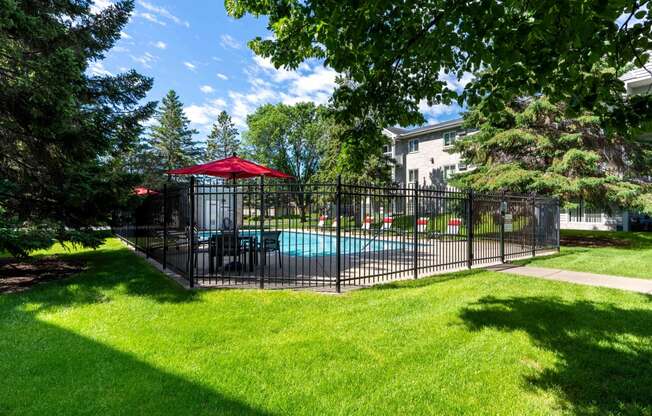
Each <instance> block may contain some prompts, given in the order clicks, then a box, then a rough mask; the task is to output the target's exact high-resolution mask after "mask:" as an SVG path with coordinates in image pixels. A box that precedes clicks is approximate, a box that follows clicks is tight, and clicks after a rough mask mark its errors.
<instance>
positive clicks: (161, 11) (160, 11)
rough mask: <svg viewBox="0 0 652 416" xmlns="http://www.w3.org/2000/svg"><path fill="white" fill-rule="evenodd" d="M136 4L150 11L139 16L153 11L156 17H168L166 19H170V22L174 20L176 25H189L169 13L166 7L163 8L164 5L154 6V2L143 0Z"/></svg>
mask: <svg viewBox="0 0 652 416" xmlns="http://www.w3.org/2000/svg"><path fill="white" fill-rule="evenodd" d="M138 4H139V5H140V6H141V7H143V8H144V9H146V10H147V11H149V12H151V13H140V16H142V17H144V16H143V15H144V14H148V15H150V16H152V13H153V14H154V15H156V16H158V17H162V18H165V19H168V20H170V21H172V22H174V23H176V24H178V25H181V26H185V27H190V23H189V22H187V21H185V20H181V19H179V18H178V17H177V16H175V15H173V14H172V13H170V11H169V10H168V9H166V8H164V7H159V6H156V5H155V4H153V3H149V2H147V1H144V0H139V1H138ZM148 20H149V19H148ZM157 20H158V19H157ZM163 24H164V23H163Z"/></svg>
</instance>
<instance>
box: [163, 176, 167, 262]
mask: <svg viewBox="0 0 652 416" xmlns="http://www.w3.org/2000/svg"><path fill="white" fill-rule="evenodd" d="M167 263H168V184H167V183H165V184H163V270H165V268H166V267H167Z"/></svg>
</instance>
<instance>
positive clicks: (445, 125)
mask: <svg viewBox="0 0 652 416" xmlns="http://www.w3.org/2000/svg"><path fill="white" fill-rule="evenodd" d="M463 121H464V119H462V118H457V119H455V120H448V121H444V122H442V123H435V124H429V125H427V126H421V127H417V128H414V129H402V128H398V127H386V128H385V130H388V131H389V132H391V133H392V134H394V135H395V136H396V138H397V139H404V138H408V137H415V136H420V135H422V134H427V133H432V132H435V131H441V130H446V129H450V128H452V127H459V126H461V125H462V123H463Z"/></svg>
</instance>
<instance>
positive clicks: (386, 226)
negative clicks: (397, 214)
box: [383, 216, 394, 231]
mask: <svg viewBox="0 0 652 416" xmlns="http://www.w3.org/2000/svg"><path fill="white" fill-rule="evenodd" d="M393 222H394V218H392V217H391V216H387V217H385V218H383V231H389V230H390V229H391V228H392V223H393Z"/></svg>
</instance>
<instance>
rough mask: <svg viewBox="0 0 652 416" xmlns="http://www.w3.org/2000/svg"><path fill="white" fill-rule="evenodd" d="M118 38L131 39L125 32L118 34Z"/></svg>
mask: <svg viewBox="0 0 652 416" xmlns="http://www.w3.org/2000/svg"><path fill="white" fill-rule="evenodd" d="M120 38H122V39H131V35H129V33H127V32H120Z"/></svg>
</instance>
